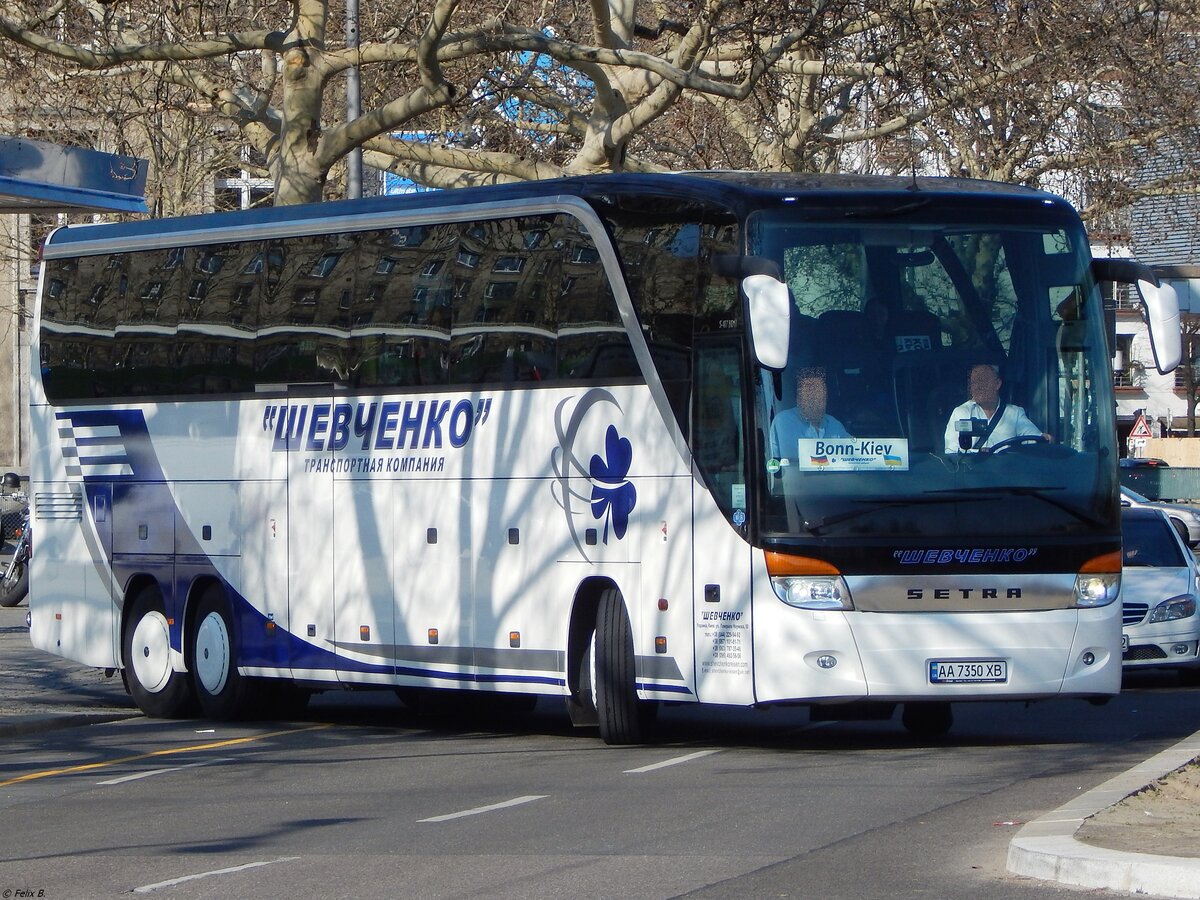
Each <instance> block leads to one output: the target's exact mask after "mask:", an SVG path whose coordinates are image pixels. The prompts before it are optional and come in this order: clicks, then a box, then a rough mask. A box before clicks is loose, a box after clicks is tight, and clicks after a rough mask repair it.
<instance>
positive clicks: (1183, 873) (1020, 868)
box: [1008, 731, 1200, 900]
mask: <svg viewBox="0 0 1200 900" xmlns="http://www.w3.org/2000/svg"><path fill="white" fill-rule="evenodd" d="M1197 756H1200V731H1198V732H1196V733H1195V734H1193V735H1192V736H1191V737H1188V738H1185V739H1184V740H1182V741H1180V742H1179V743H1178V744H1176V745H1175V746H1173V747H1170V748H1168V749H1166V750H1164V751H1163V752H1161V753H1159V754H1157V755H1156V756H1152V757H1150V759H1148V760H1146V761H1145V762H1143V763H1140V764H1139V765H1136V766H1134V767H1133V768H1132V769H1130V770H1129V771H1128V772H1123V773H1122V774H1120V775H1117V776H1116V777H1114V778H1110V779H1109V780H1108V781H1106V782H1104V784H1102V785H1100V786H1099V787H1097V788H1093V789H1092V790H1090V791H1088V792H1087V793H1085V794H1081V795H1080V796H1079V797H1076V798H1075V799H1074V800H1072V801H1071V802H1070V803H1067V804H1066V805H1064V806H1060V807H1059V808H1058V809H1056V810H1054V811H1053V812H1050V813H1047V814H1046V815H1044V816H1041V817H1040V818H1037V819H1034V820H1033V821H1032V822H1030V823H1028V824H1027V825H1025V826H1024V827H1023V828H1022V829H1021V830H1020V831H1018V832H1017V833H1016V835H1015V836H1014V837H1013V839H1012V841H1010V842H1009V845H1008V871H1010V872H1012V873H1013V874H1014V875H1027V876H1029V877H1031V878H1040V879H1042V880H1044V881H1057V882H1059V883H1061V884H1070V885H1076V886H1079V887H1088V888H1105V889H1108V890H1115V891H1126V892H1129V893H1137V894H1156V895H1158V896H1160V897H1180V898H1191V900H1196V898H1200V859H1192V858H1187V857H1180V856H1154V855H1152V854H1149V853H1127V852H1125V851H1122V850H1106V849H1104V848H1103V847H1096V846H1093V845H1092V844H1085V843H1083V842H1081V841H1077V840H1075V832H1076V831H1077V830H1078V829H1079V827H1080V826H1081V825H1082V824H1083V821H1084V819H1086V818H1088V817H1089V816H1092V815H1095V814H1096V813H1098V812H1100V810H1102V809H1107V808H1108V807H1110V806H1114V805H1116V804H1117V803H1120V802H1121V801H1122V800H1124V799H1125V798H1126V797H1128V796H1129V795H1130V794H1133V793H1135V792H1137V791H1139V790H1141V789H1142V788H1144V787H1146V786H1148V785H1150V784H1151V783H1153V782H1154V781H1157V780H1158V779H1159V778H1162V777H1163V776H1164V775H1167V774H1168V773H1170V772H1173V771H1175V770H1176V769H1178V768H1181V767H1182V766H1186V765H1187V764H1188V763H1190V762H1191V761H1192V760H1193V759H1195V758H1196V757H1197Z"/></svg>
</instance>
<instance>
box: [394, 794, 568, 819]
mask: <svg viewBox="0 0 1200 900" xmlns="http://www.w3.org/2000/svg"><path fill="white" fill-rule="evenodd" d="M549 796H550V795H549V794H532V795H530V796H528V797H514V798H513V799H512V800H505V801H504V802H503V803H493V804H492V805H491V806H477V807H475V808H474V809H464V810H463V811H462V812H456V813H446V815H444V816H431V817H430V818H428V819H418V820H417V822H418V823H421V822H448V821H450V820H451V819H462V818H464V817H466V816H477V815H479V814H480V813H487V812H492V811H493V810H497V809H506V808H508V807H510V806H520V805H521V804H522V803H532V802H533V801H534V800H545V799H546V798H547V797H549Z"/></svg>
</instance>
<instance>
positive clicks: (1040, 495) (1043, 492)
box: [804, 485, 1108, 537]
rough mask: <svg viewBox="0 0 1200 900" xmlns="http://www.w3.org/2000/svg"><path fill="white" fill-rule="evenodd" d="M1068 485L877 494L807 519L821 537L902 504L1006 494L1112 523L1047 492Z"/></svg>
mask: <svg viewBox="0 0 1200 900" xmlns="http://www.w3.org/2000/svg"><path fill="white" fill-rule="evenodd" d="M1062 490H1066V488H1061V487H1042V488H1027V487H1013V486H1003V485H998V486H993V487H977V488H946V489H943V490H933V491H926V492H925V495H924V496H914V497H903V498H883V497H874V498H866V499H863V500H855V501H854V502H855V503H863V504H867V505H866V506H865V507H864V508H860V509H851V510H847V511H846V512H842V513H838V514H836V515H832V516H826V517H825V518H823V519H821V520H819V521H817V522H809V521H808V520H807V519H805V521H804V527H805V528H806V529H807V530H808V532H809V534H812V535H813V536H815V537H819V536H820V534H821V531H822V530H824V529H827V528H831V527H833V526H834V525H840V524H841V523H843V522H849V521H851V520H852V519H857V518H859V517H861V516H864V515H867V514H868V513H872V512H876V511H878V510H880V509H894V508H896V507H898V506H929V505H932V504H936V503H954V502H955V501H957V500H967V499H970V500H980V499H984V500H1000V499H1002V498H1004V497H1036V498H1037V499H1039V500H1041V501H1042V502H1044V503H1048V504H1050V505H1051V506H1053V507H1054V508H1056V509H1060V510H1062V511H1063V512H1065V513H1067V514H1068V515H1070V516H1072V517H1074V518H1075V519H1077V520H1078V521H1080V522H1086V523H1087V524H1089V525H1095V526H1099V527H1103V526H1105V525H1107V524H1108V523H1107V522H1106V521H1105V520H1104V519H1100V518H1098V517H1096V516H1093V515H1090V514H1089V513H1087V512H1084V511H1081V510H1079V509H1078V508H1076V507H1074V506H1071V505H1070V504H1068V503H1064V502H1062V501H1061V500H1059V499H1058V498H1056V497H1051V496H1048V495H1047V492H1048V491H1062Z"/></svg>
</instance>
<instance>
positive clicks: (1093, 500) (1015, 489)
mask: <svg viewBox="0 0 1200 900" xmlns="http://www.w3.org/2000/svg"><path fill="white" fill-rule="evenodd" d="M910 206H912V207H914V209H913V210H911V211H908V210H906V211H904V212H903V213H900V212H898V213H897V214H896V215H893V216H889V215H887V214H886V213H881V214H880V215H878V216H877V217H876V220H875V221H870V220H869V219H868V218H867V217H866V216H857V215H856V216H854V217H853V218H852V217H851V216H843V217H842V218H841V219H840V220H839V221H837V222H830V221H819V222H813V221H803V220H800V219H799V218H798V217H797V216H795V215H789V214H787V213H786V212H780V211H777V210H769V211H761V212H758V213H756V214H754V215H753V216H751V218H750V222H749V227H748V241H749V248H748V252H749V253H750V254H752V255H753V256H755V257H758V258H760V260H767V261H770V263H769V264H770V265H772V266H773V265H778V267H779V270H780V275H779V277H780V278H781V280H782V281H783V282H784V283H785V284H786V285H787V287H788V289H789V291H790V293H791V295H792V298H793V306H792V310H791V314H792V322H791V342H790V349H789V358H788V363H787V366H786V367H785V368H784V369H783V370H782V371H768V370H766V369H760V370H759V372H758V375H757V384H756V390H755V413H754V414H755V417H756V421H755V430H756V431H757V433H758V436H759V438H760V445H759V446H760V450H761V457H760V459H761V462H760V463H759V464H758V465H757V466H754V467H752V468H754V469H756V474H752V477H753V478H756V479H758V481H759V483H758V486H757V487H758V496H760V497H761V498H763V502H762V503H761V504H760V506H759V509H760V525H761V529H762V532H763V534H764V535H765V536H766V537H767V538H768V539H770V538H771V537H772V536H774V537H776V538H778V537H781V536H782V537H792V538H799V539H801V540H802V541H803V540H812V539H819V538H824V537H828V538H857V539H861V538H868V539H869V538H872V537H877V538H891V539H895V538H899V537H906V538H916V539H918V540H919V539H923V538H942V539H945V540H951V539H956V538H963V537H966V536H970V537H971V538H973V539H979V538H987V537H989V536H992V537H999V536H1011V535H1014V534H1021V535H1024V536H1027V537H1034V536H1039V535H1041V536H1063V537H1067V536H1071V535H1078V536H1084V535H1087V534H1088V533H1094V532H1095V531H1096V530H1097V528H1099V529H1102V530H1109V531H1111V530H1114V529H1115V527H1116V515H1117V507H1116V503H1115V501H1114V494H1115V482H1114V478H1115V476H1114V472H1113V464H1112V461H1113V459H1114V458H1115V455H1116V450H1115V444H1114V434H1115V430H1116V429H1115V427H1114V422H1113V400H1112V390H1111V379H1110V376H1109V374H1108V367H1109V360H1108V349H1107V345H1106V342H1105V337H1104V321H1103V312H1102V308H1101V303H1100V298H1099V293H1098V291H1097V290H1096V287H1095V284H1094V283H1093V281H1092V278H1091V275H1090V271H1089V252H1088V245H1087V240H1086V237H1085V235H1084V233H1083V230H1082V228H1081V227H1080V226H1079V224H1078V222H1077V221H1074V222H1073V221H1072V220H1070V219H1069V218H1068V217H1065V216H1062V215H1061V214H1059V213H1057V212H1055V211H1054V210H1051V209H1047V210H1046V211H1045V221H1041V220H1039V219H1036V218H1033V217H1031V216H1030V215H1029V212H1030V207H1025V209H1024V210H1023V211H1022V212H1021V213H1020V214H1018V213H1016V212H1014V211H1012V210H1008V209H1001V210H996V211H994V212H993V211H991V210H987V209H986V208H982V209H981V207H980V206H978V205H976V206H974V207H972V209H970V210H969V211H967V210H954V209H951V210H947V209H946V208H945V207H939V208H937V209H934V208H928V209H921V208H920V205H919V204H910ZM1036 215H1037V213H1036V212H1035V216H1036Z"/></svg>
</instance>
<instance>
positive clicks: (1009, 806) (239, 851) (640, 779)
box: [0, 614, 1200, 898]
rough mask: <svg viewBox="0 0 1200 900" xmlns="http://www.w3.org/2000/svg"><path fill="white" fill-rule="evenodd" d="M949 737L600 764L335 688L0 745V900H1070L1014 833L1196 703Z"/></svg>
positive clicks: (1139, 695) (706, 749) (967, 725)
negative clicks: (254, 716)
mask: <svg viewBox="0 0 1200 900" xmlns="http://www.w3.org/2000/svg"><path fill="white" fill-rule="evenodd" d="M8 627H9V624H8V617H7V614H6V615H5V617H3V618H0V677H5V674H6V673H7V677H8V680H9V681H10V682H16V681H19V680H20V677H21V676H20V675H18V674H16V673H15V672H14V669H13V667H12V666H11V664H10V662H9V660H8V656H9V654H7V653H6V652H5V650H6V648H8V647H9V642H10V641H13V640H18V641H19V640H20V639H21V635H19V633H16V632H12V631H9V630H7V629H8ZM30 652H31V653H32V652H33V651H30ZM26 664H27V665H44V666H45V671H43V673H42V674H41V675H40V676H38V677H39V678H42V680H44V678H45V677H46V672H47V671H48V672H50V673H56V674H55V676H54V677H56V678H57V679H58V686H57V687H55V688H53V689H52V690H48V691H46V692H44V693H42V694H40V695H36V696H35V699H36V703H37V704H39V705H41V706H47V705H51V706H52V705H53V704H52V703H51V700H52V699H53V697H55V696H66V697H68V698H72V697H78V696H79V695H77V694H76V693H75V690H76V685H78V686H79V688H80V689H81V690H82V692H83V695H84V697H86V696H87V695H91V696H90V699H83V697H80V699H81V702H79V703H72V704H69V705H70V706H71V709H69V710H68V709H61V710H60V711H59V712H58V713H56V715H57V716H59V717H60V718H61V717H62V716H65V715H79V714H81V713H80V711H79V710H80V709H82V710H83V712H84V713H87V712H88V711H89V704H94V706H92V707H91V708H92V709H94V710H97V711H96V712H95V715H97V716H99V717H101V718H107V717H111V716H116V715H128V714H129V710H128V708H127V707H122V706H121V701H122V697H121V695H120V693H119V682H117V683H115V684H114V682H112V681H109V682H104V681H102V680H101V679H100V676H96V675H93V674H92V673H87V672H82V673H81V671H80V670H77V669H76V668H75V667H70V666H66V664H63V663H61V662H59V661H57V660H54V659H53V658H51V657H46V656H44V655H41V654H37V655H36V656H34V657H28V658H26ZM22 671H23V670H22ZM93 678H94V679H96V680H95V682H93V681H92V680H91V679H93ZM34 680H37V679H36V678H35V679H34ZM12 703H13V698H11V697H9V696H8V694H7V693H6V689H5V688H3V687H0V713H7V714H9V715H11V707H12ZM956 718H957V723H956V727H955V730H954V731H953V732H952V734H951V735H950V737H949V738H947V739H945V740H943V741H940V742H922V741H919V740H915V739H913V738H911V737H910V736H909V735H907V734H906V733H905V732H904V730H903V729H902V728H901V726H900V724H899V722H898V721H891V722H871V723H834V724H830V723H811V722H809V721H808V716H807V713H806V712H805V711H804V710H777V711H771V712H756V711H751V710H703V711H698V710H694V709H690V708H686V707H676V708H671V709H668V710H665V711H664V714H663V716H662V717H661V724H662V726H663V729H662V734H663V735H664V737H663V740H662V742H661V743H659V744H657V745H655V746H647V747H634V748H611V747H606V746H604V745H602V744H601V743H600V742H599V741H598V740H597V739H596V738H595V737H594V736H593V735H588V734H586V733H583V734H578V733H575V732H573V731H572V730H571V729H570V726H569V724H568V723H567V720H566V718H565V716H564V715H563V713H562V712H561V710H560V709H559V708H558V705H557V704H554V703H547V702H543V703H540V704H539V706H538V709H537V710H536V711H535V713H534V714H533V715H532V716H530V717H527V718H524V719H521V720H512V719H507V720H498V719H493V720H490V721H489V720H486V719H483V718H481V717H480V716H479V715H478V714H471V715H466V716H458V717H453V716H434V715H417V714H416V713H414V712H412V711H410V710H407V709H405V708H404V707H402V706H401V705H400V704H399V703H398V702H397V701H396V700H395V699H394V698H392V697H391V696H390V695H386V694H353V695H347V694H333V695H324V696H322V697H320V698H318V700H317V701H316V702H315V703H314V705H313V707H312V708H311V709H310V711H309V712H308V714H306V716H305V717H304V718H302V719H299V720H291V721H284V722H262V723H240V724H235V725H227V724H214V723H208V722H202V721H181V722H162V721H153V720H147V719H144V718H141V717H137V716H135V717H132V718H127V719H124V720H120V721H109V722H104V723H100V724H93V725H89V726H76V727H70V728H60V729H56V730H50V731H42V730H38V731H28V730H27V729H26V731H25V733H14V732H13V731H12V730H10V733H9V734H8V735H7V736H5V737H3V738H0V748H2V749H3V754H4V755H3V757H2V758H0V838H2V840H0V897H4V896H5V895H4V894H3V891H5V890H7V891H13V892H14V893H12V894H10V895H8V896H9V897H16V896H22V895H21V894H20V893H19V892H20V891H26V892H32V893H25V894H24V896H31V897H33V896H38V893H37V892H38V891H43V892H44V894H42V896H45V897H53V898H64V897H67V898H70V897H80V898H85V897H86V898H94V897H107V896H117V895H124V894H128V893H129V892H130V891H138V892H141V893H151V894H155V895H158V896H169V897H173V898H175V897H179V898H199V897H239V898H241V897H245V898H275V897H279V896H288V897H297V898H307V897H313V898H317V897H354V898H359V897H362V898H374V897H381V898H382V897H431V898H432V897H439V898H440V897H560V896H564V895H576V896H588V897H678V896H698V897H730V898H732V897H738V898H743V897H759V896H778V897H812V896H822V897H855V898H872V897H880V898H883V897H889V898H890V897H897V896H900V897H906V896H914V897H915V896H919V897H965V896H972V897H981V898H990V897H996V898H1023V897H1046V896H1057V895H1063V896H1078V891H1074V890H1070V889H1067V888H1060V887H1058V886H1056V885H1050V884H1044V883H1042V882H1037V881H1031V880H1027V879H1022V878H1017V877H1015V876H1011V875H1009V874H1007V873H1006V872H1005V869H1004V862H1005V853H1006V850H1007V845H1008V840H1009V838H1010V837H1011V835H1012V833H1013V830H1014V829H1015V827H1016V825H1017V823H1020V822H1024V821H1027V820H1029V819H1032V818H1034V817H1036V816H1038V815H1040V814H1041V813H1043V812H1045V811H1047V810H1049V809H1053V808H1055V807H1057V806H1059V805H1061V804H1062V803H1064V802H1066V801H1067V800H1069V799H1071V798H1072V797H1074V796H1076V795H1077V794H1078V793H1079V792H1081V791H1083V790H1087V789H1089V788H1091V787H1094V786H1095V785H1097V784H1099V783H1100V782H1102V781H1104V780H1105V779H1107V778H1108V777H1109V776H1111V775H1113V774H1115V773H1117V772H1119V771H1123V770H1124V769H1127V768H1129V767H1131V766H1132V765H1134V764H1136V763H1137V762H1140V761H1141V760H1142V759H1144V758H1146V757H1148V756H1150V755H1152V754H1153V753H1156V752H1158V751H1159V750H1161V749H1163V748H1165V747H1166V746H1168V745H1170V744H1172V743H1174V742H1175V741H1177V740H1179V739H1181V738H1182V737H1184V736H1186V735H1188V734H1190V733H1192V732H1194V731H1197V730H1200V691H1197V690H1195V689H1193V690H1180V689H1177V688H1175V687H1174V685H1173V682H1172V681H1171V680H1170V679H1162V678H1160V679H1143V680H1141V681H1140V682H1139V683H1138V684H1136V685H1133V686H1132V689H1131V690H1130V691H1128V692H1126V693H1124V694H1122V696H1121V697H1119V698H1117V699H1116V700H1115V701H1113V702H1112V703H1110V704H1109V705H1108V706H1106V707H1094V706H1090V705H1088V704H1085V703H1081V702H1077V701H1055V702H1047V703H1042V704H1036V705H1033V706H1030V707H1025V706H1024V705H1020V704H979V705H968V706H960V707H956ZM1093 895H1095V892H1093ZM1100 896H1104V894H1103V893H1101V894H1100Z"/></svg>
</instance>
